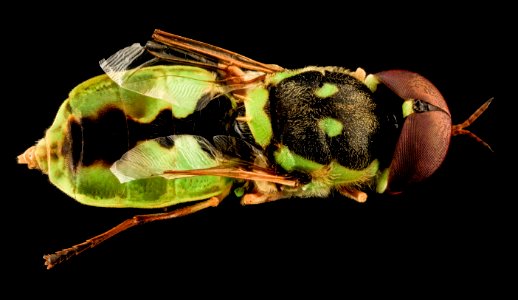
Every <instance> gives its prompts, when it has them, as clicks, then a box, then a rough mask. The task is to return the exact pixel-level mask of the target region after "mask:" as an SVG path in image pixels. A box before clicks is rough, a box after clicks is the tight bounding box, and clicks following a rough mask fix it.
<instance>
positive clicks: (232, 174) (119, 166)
mask: <svg viewBox="0 0 518 300" xmlns="http://www.w3.org/2000/svg"><path fill="white" fill-rule="evenodd" d="M214 141H215V142H214V144H215V145H216V146H214V145H212V144H211V143H210V142H209V141H207V140H206V139H204V138H203V137H200V136H194V135H171V136H167V137H160V138H156V139H152V140H147V141H144V142H142V143H140V144H138V145H137V146H135V147H134V148H133V149H131V150H129V151H128V152H126V153H125V154H124V155H123V156H122V157H121V158H120V159H119V160H118V161H116V162H115V163H114V164H113V165H112V166H111V168H110V170H111V171H112V173H113V174H114V175H115V176H116V177H117V178H118V179H119V181H120V182H121V183H124V182H128V181H132V180H137V179H143V178H150V177H155V176H161V177H164V178H167V179H177V178H182V177H190V176H207V175H211V176H221V177H229V178H237V179H244V180H256V181H267V182H273V183H278V184H282V185H288V186H296V185H297V184H298V182H297V181H296V180H295V179H292V178H289V177H288V176H287V175H282V174H276V173H275V171H274V170H272V169H269V168H268V167H267V166H266V165H264V163H265V162H266V158H265V157H264V156H262V154H261V153H260V151H259V150H257V149H255V148H254V147H253V146H251V145H245V144H244V143H245V142H244V141H239V140H237V139H235V138H232V137H223V136H217V137H215V138H214ZM232 145H234V149H232V148H231V147H232ZM220 146H223V147H226V148H225V149H226V150H225V152H223V151H220V150H219V149H217V147H220ZM229 147H230V148H229ZM236 147H244V148H248V149H244V150H245V151H242V156H241V155H239V154H236V155H230V154H229V153H231V152H232V151H234V150H239V149H238V148H236ZM241 150H243V149H241ZM247 151H248V152H249V153H246V152H247ZM245 156H246V157H248V158H250V160H243V158H244V157H245Z"/></svg>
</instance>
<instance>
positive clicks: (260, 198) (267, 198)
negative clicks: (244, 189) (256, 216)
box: [241, 192, 286, 205]
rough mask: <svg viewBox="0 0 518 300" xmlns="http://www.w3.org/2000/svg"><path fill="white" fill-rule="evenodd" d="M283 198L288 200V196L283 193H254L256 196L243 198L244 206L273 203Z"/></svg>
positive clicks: (250, 195)
mask: <svg viewBox="0 0 518 300" xmlns="http://www.w3.org/2000/svg"><path fill="white" fill-rule="evenodd" d="M282 198H286V195H285V194H284V193H282V192H275V193H266V194H262V193H254V194H246V195H244V196H243V198H241V204H242V205H251V204H261V203H266V202H272V201H275V200H279V199H282Z"/></svg>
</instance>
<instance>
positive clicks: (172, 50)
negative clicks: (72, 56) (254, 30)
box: [100, 30, 282, 110]
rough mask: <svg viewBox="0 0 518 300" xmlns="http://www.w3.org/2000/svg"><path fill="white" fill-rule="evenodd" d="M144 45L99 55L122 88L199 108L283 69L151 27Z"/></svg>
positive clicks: (112, 77)
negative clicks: (152, 32) (105, 57)
mask: <svg viewBox="0 0 518 300" xmlns="http://www.w3.org/2000/svg"><path fill="white" fill-rule="evenodd" d="M153 39H154V41H150V42H148V43H147V45H146V46H145V47H143V46H141V45H140V44H137V43H136V44H133V45H131V46H128V47H126V48H123V49H121V50H119V51H118V52H116V53H115V54H113V55H112V56H110V57H109V58H107V59H103V60H101V61H100V66H101V68H102V69H103V70H104V72H105V73H106V74H107V75H108V76H109V77H110V78H111V79H112V80H113V81H114V82H116V83H117V84H118V85H119V86H120V87H121V88H124V89H126V90H130V91H133V92H136V93H139V94H142V95H145V96H149V97H153V98H157V99H162V100H165V101H167V102H170V103H171V104H173V105H174V106H185V105H186V103H187V105H189V106H192V103H195V109H196V110H200V109H202V108H204V107H205V106H206V104H207V103H208V102H209V101H210V100H212V99H214V98H216V97H217V96H219V95H222V94H227V93H230V92H232V91H235V90H239V89H244V88H248V87H251V86H253V85H256V84H260V83H261V80H262V79H263V78H264V75H265V74H266V73H272V72H277V71H280V70H282V68H281V67H279V66H275V65H267V64H263V63H260V62H256V61H254V60H252V59H249V58H246V57H244V56H242V55H239V54H237V53H234V52H230V51H228V50H225V49H222V48H219V47H215V46H212V45H209V44H206V43H202V42H198V41H195V40H191V39H187V38H183V37H180V36H177V35H173V34H169V33H166V32H163V31H160V30H156V31H155V33H154V34H153Z"/></svg>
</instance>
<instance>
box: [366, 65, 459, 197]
mask: <svg viewBox="0 0 518 300" xmlns="http://www.w3.org/2000/svg"><path fill="white" fill-rule="evenodd" d="M376 77H377V78H378V80H379V81H380V82H381V83H383V84H384V85H386V86H387V87H388V88H389V89H391V90H392V91H393V92H394V93H396V94H397V95H398V96H399V97H401V98H402V99H403V100H410V99H413V100H414V101H413V106H414V113H412V114H410V115H409V116H408V117H406V119H405V122H404V124H403V128H402V130H401V135H400V136H399V140H398V142H397V144H396V148H395V151H394V155H393V157H392V162H391V164H390V172H389V181H388V189H387V191H388V192H400V191H401V190H403V189H404V188H405V187H406V186H407V185H408V184H411V183H414V182H419V181H421V180H423V179H426V178H427V177H429V176H430V175H432V174H433V173H434V172H435V171H436V170H437V169H438V168H439V166H440V165H441V164H442V162H443V161H444V158H445V157H446V153H447V152H448V147H449V145H450V138H451V126H452V125H451V116H450V112H449V110H448V106H447V105H446V101H445V100H444V98H443V97H442V95H441V93H440V92H439V91H438V90H437V88H436V87H435V86H434V85H433V84H432V83H431V82H430V81H428V80H427V79H426V78H424V77H423V76H421V75H419V74H417V73H413V72H409V71H404V70H391V71H384V72H380V73H377V74H376Z"/></svg>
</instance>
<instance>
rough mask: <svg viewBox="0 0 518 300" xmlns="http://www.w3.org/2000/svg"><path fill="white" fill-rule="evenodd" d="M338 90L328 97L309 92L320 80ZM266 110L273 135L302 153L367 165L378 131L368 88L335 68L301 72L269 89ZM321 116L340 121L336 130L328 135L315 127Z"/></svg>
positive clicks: (324, 160)
mask: <svg viewBox="0 0 518 300" xmlns="http://www.w3.org/2000/svg"><path fill="white" fill-rule="evenodd" d="M326 83H328V84H333V85H335V86H336V87H337V88H338V90H337V92H336V93H334V94H332V95H331V96H329V97H325V98H322V97H319V96H317V95H316V94H315V91H316V90H317V89H319V88H321V87H322V86H323V85H324V84H326ZM270 107H271V109H270V114H271V118H272V127H273V131H274V136H275V140H276V142H278V143H281V144H283V145H285V146H287V147H288V148H289V149H290V150H291V151H293V152H295V153H297V154H299V155H301V156H303V157H304V158H307V159H310V160H313V161H316V162H318V163H322V164H328V163H330V162H331V161H333V160H336V161H338V162H339V163H340V164H341V165H343V166H346V167H349V168H352V169H363V168H365V167H367V166H368V165H369V164H370V163H371V162H372V160H373V159H374V158H375V157H373V145H374V140H375V139H376V136H377V134H378V131H379V123H378V116H377V115H376V112H375V107H376V104H375V102H374V100H373V95H372V93H371V91H370V90H369V89H368V88H367V87H366V86H365V85H364V84H363V83H361V82H360V81H358V80H357V79H355V78H354V77H352V76H350V75H347V74H344V73H340V72H325V74H322V73H321V72H317V71H308V72H304V73H301V74H298V75H295V76H292V77H289V78H287V79H284V80H282V81H281V82H280V83H279V84H277V85H276V86H275V87H273V88H272V89H271V93H270ZM323 118H333V119H335V120H337V121H339V122H341V123H342V124H343V130H342V132H341V134H339V135H337V136H334V137H329V136H328V135H326V134H325V133H324V132H323V131H322V130H321V129H320V128H319V125H318V124H319V123H318V122H319V121H320V120H322V119H323Z"/></svg>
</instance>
